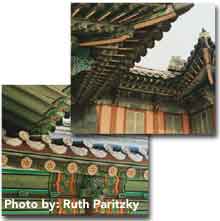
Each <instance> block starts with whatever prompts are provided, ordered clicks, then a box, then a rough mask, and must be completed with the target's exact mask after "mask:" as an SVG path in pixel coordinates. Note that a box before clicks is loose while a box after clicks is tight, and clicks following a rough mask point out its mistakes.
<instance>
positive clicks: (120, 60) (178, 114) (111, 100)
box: [71, 3, 216, 135]
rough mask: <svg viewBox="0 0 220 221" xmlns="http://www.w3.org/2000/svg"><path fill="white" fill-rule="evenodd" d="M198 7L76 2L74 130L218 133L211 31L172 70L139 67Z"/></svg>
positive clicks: (174, 59)
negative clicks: (191, 10)
mask: <svg viewBox="0 0 220 221" xmlns="http://www.w3.org/2000/svg"><path fill="white" fill-rule="evenodd" d="M192 6H193V5H192V4H180V3H177V4H169V3H166V4H162V3H158V4H151V3H146V4H134V3H133V4H132V3H130V4H125V3H122V4H118V3H115V4H87V3H86V4H75V3H74V4H72V17H71V19H72V20H71V22H72V24H71V34H72V84H71V94H72V105H71V107H72V109H71V113H72V131H73V132H75V133H99V134H201V135H212V134H214V133H215V64H216V60H215V53H216V51H215V43H214V42H213V41H212V39H211V38H210V36H209V34H208V32H206V31H205V30H204V29H203V30H202V32H201V33H200V34H199V33H198V35H199V36H198V41H197V42H195V46H194V48H193V49H192V50H191V53H190V55H189V56H188V58H187V59H186V60H183V59H182V58H178V57H175V56H174V57H172V58H171V62H170V64H169V65H168V68H167V70H155V69H150V68H146V67H138V66H135V63H138V62H139V61H140V59H141V57H144V56H147V50H148V49H152V48H153V47H154V44H155V41H160V40H162V38H163V35H164V33H165V32H168V31H169V30H170V28H171V26H172V25H175V20H177V19H178V18H179V16H183V18H184V13H187V11H188V10H190V9H191V7H192ZM172 23H173V24H172ZM160 59H161V58H160Z"/></svg>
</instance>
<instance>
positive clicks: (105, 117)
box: [99, 105, 111, 134]
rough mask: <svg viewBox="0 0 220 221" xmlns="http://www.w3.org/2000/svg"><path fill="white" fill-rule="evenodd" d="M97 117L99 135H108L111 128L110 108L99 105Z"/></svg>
mask: <svg viewBox="0 0 220 221" xmlns="http://www.w3.org/2000/svg"><path fill="white" fill-rule="evenodd" d="M101 106H102V107H101V111H100V114H99V115H100V117H99V133H101V134H109V133H110V127H111V106H110V105H101Z"/></svg>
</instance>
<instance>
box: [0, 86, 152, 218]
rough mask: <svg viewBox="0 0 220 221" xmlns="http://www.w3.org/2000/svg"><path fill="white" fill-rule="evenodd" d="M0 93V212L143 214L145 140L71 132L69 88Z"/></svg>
mask: <svg viewBox="0 0 220 221" xmlns="http://www.w3.org/2000/svg"><path fill="white" fill-rule="evenodd" d="M2 93H3V96H2V98H3V104H2V107H3V121H2V126H3V130H2V134H3V136H2V215H5V216H9V215H48V216H54V215H56V216H64V215H69V216H70V215H71V216H89V215H92V216H144V217H148V216H149V213H150V209H149V208H150V206H149V199H150V194H149V192H150V188H149V170H150V168H149V166H150V165H149V139H148V137H147V136H111V137H110V136H101V135H99V136H97V135H96V136H95V135H94V136H91V135H88V136H86V135H84V136H75V135H72V132H71V128H70V126H71V124H70V86H54V85H53V86H47V85H24V86H21V85H4V86H3V90H2Z"/></svg>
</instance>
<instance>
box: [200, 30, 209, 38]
mask: <svg viewBox="0 0 220 221" xmlns="http://www.w3.org/2000/svg"><path fill="white" fill-rule="evenodd" d="M199 38H210V35H209V33H208V32H207V31H206V30H205V29H204V28H202V31H201V33H200V34H199Z"/></svg>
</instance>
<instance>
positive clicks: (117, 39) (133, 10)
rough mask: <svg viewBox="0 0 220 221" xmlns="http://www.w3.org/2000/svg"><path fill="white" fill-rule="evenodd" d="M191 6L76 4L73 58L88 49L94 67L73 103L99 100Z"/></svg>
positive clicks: (72, 28)
mask: <svg viewBox="0 0 220 221" xmlns="http://www.w3.org/2000/svg"><path fill="white" fill-rule="evenodd" d="M192 6H193V5H192V4H181V3H176V4H169V3H146V4H142V3H139V4H136V3H112V4H106V3H105V4H101V3H97V4H89V3H84V4H81V3H79V4H76V3H73V4H72V8H71V9H72V12H71V13H72V27H71V32H72V56H74V55H75V54H76V52H77V50H76V48H77V47H81V48H82V47H87V48H89V49H90V51H91V55H92V57H93V59H94V62H93V64H92V68H91V69H90V70H88V72H87V75H84V78H83V79H82V82H81V86H80V88H79V89H78V90H77V92H75V93H74V94H75V100H74V102H75V103H77V104H79V105H83V104H86V103H89V101H94V100H96V99H97V98H98V97H100V96H101V94H102V93H103V92H104V91H105V90H106V89H107V88H109V87H111V86H112V85H114V84H115V82H118V79H119V78H120V76H121V74H123V73H125V72H128V71H129V69H130V68H132V67H133V66H134V64H135V62H139V61H140V59H141V57H142V56H145V55H146V54H147V49H148V48H153V47H154V44H155V41H159V40H161V39H162V38H163V33H164V32H167V31H169V29H170V28H171V23H172V22H174V21H175V20H176V19H177V18H178V17H179V16H180V15H182V14H184V13H185V12H187V11H188V10H189V9H190V8H191V7H192ZM73 66H74V64H73ZM74 79H78V77H76V78H75V77H73V81H74Z"/></svg>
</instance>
